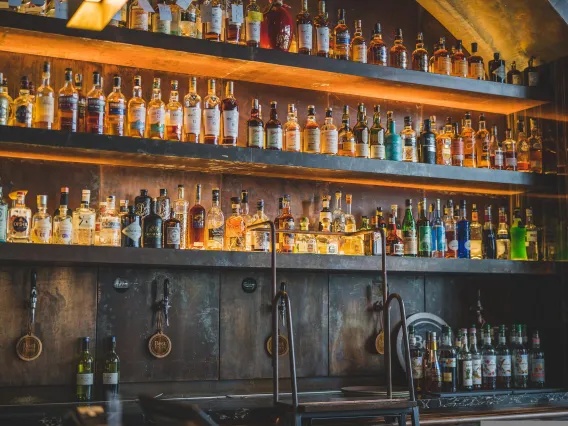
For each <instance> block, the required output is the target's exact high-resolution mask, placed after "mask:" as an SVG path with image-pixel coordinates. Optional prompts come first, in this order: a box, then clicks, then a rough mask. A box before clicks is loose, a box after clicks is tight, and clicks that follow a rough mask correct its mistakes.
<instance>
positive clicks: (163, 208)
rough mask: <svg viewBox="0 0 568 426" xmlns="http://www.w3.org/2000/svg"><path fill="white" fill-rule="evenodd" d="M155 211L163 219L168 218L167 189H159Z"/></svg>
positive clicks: (168, 201) (169, 211) (169, 212)
mask: <svg viewBox="0 0 568 426" xmlns="http://www.w3.org/2000/svg"><path fill="white" fill-rule="evenodd" d="M156 203H157V204H156V213H158V215H159V216H160V217H161V218H162V219H163V220H167V219H169V218H170V214H171V210H170V197H168V190H167V189H165V188H161V189H160V196H159V197H158V198H156Z"/></svg>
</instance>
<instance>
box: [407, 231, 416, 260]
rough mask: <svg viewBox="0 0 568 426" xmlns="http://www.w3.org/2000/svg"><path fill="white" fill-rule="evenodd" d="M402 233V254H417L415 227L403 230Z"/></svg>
mask: <svg viewBox="0 0 568 426" xmlns="http://www.w3.org/2000/svg"><path fill="white" fill-rule="evenodd" d="M403 235H404V238H403V240H404V255H405V256H409V255H414V256H416V255H417V254H418V247H417V246H418V244H417V241H416V230H415V229H410V230H408V231H403Z"/></svg>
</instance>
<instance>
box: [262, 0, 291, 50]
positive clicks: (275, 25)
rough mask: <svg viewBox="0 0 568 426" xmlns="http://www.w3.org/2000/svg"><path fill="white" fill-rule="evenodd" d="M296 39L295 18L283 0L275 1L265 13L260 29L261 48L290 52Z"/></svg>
mask: <svg viewBox="0 0 568 426" xmlns="http://www.w3.org/2000/svg"><path fill="white" fill-rule="evenodd" d="M293 39H294V23H293V18H292V16H291V14H290V12H288V6H286V5H284V1H283V0H273V1H272V2H271V3H270V5H269V7H268V8H267V10H266V11H265V12H264V20H263V21H262V24H261V29H260V47H262V48H263V49H278V50H282V51H284V52H288V51H289V50H290V45H291V43H292V40H293Z"/></svg>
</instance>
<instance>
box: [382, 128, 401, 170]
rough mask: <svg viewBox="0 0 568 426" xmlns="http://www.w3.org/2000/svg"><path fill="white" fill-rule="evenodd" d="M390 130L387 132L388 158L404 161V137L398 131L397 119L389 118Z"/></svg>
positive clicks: (386, 150)
mask: <svg viewBox="0 0 568 426" xmlns="http://www.w3.org/2000/svg"><path fill="white" fill-rule="evenodd" d="M387 128H388V132H387V133H386V134H385V153H386V159H387V160H391V161H402V139H401V137H400V136H399V135H398V134H397V133H396V121H394V120H392V119H391V120H387Z"/></svg>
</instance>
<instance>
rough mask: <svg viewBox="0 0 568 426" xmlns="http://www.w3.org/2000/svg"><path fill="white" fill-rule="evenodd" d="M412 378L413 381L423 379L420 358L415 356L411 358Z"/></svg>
mask: <svg viewBox="0 0 568 426" xmlns="http://www.w3.org/2000/svg"><path fill="white" fill-rule="evenodd" d="M411 361H412V377H413V378H414V379H421V378H422V377H424V367H423V366H422V357H421V356H417V357H415V358H412V360H411Z"/></svg>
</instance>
